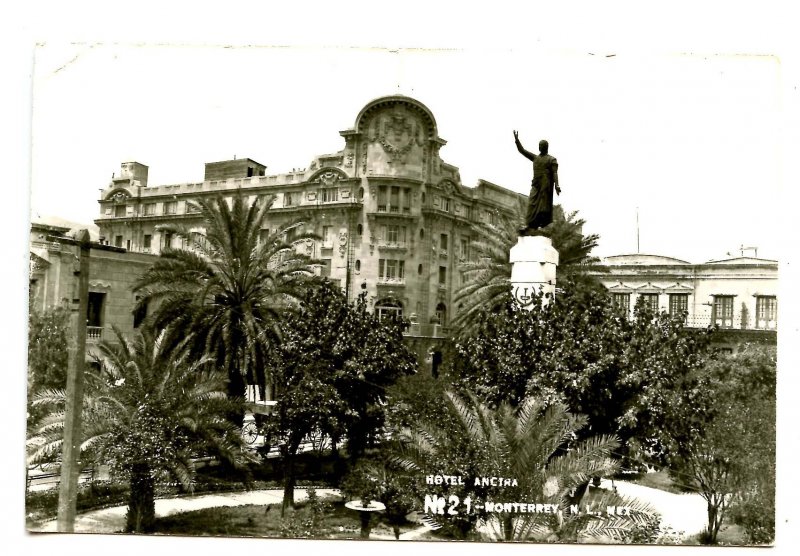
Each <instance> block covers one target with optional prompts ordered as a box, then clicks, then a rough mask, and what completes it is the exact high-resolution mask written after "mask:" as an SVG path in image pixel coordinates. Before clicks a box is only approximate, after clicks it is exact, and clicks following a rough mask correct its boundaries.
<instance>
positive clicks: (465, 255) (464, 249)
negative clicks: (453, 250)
mask: <svg viewBox="0 0 800 556" xmlns="http://www.w3.org/2000/svg"><path fill="white" fill-rule="evenodd" d="M459 255H460V257H461V260H462V261H463V260H466V259H469V239H467V238H464V237H462V238H461V253H460V254H459Z"/></svg>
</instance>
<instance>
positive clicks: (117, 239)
mask: <svg viewBox="0 0 800 556" xmlns="http://www.w3.org/2000/svg"><path fill="white" fill-rule="evenodd" d="M114 247H122V236H116V237H114Z"/></svg>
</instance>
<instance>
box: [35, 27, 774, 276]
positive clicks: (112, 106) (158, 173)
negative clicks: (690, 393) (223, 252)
mask: <svg viewBox="0 0 800 556" xmlns="http://www.w3.org/2000/svg"><path fill="white" fill-rule="evenodd" d="M781 79H782V75H781V63H780V61H779V59H778V58H777V57H775V56H769V55H734V54H686V53H669V52H659V53H652V52H651V53H638V52H636V51H631V50H625V51H620V52H614V51H609V50H598V51H596V52H594V51H590V50H588V49H577V48H564V47H559V48H529V47H525V48H520V47H506V48H492V47H486V46H483V47H469V46H467V47H460V48H452V49H445V48H440V49H436V48H434V49H419V48H366V47H318V46H307V47H300V46H294V47H269V46H265V47H252V46H242V47H236V46H229V47H224V46H177V45H172V46H170V45H160V46H142V45H130V44H50V43H47V44H44V45H41V46H39V47H38V48H36V50H35V61H34V73H33V116H32V124H31V125H32V128H31V129H32V137H33V141H32V151H31V152H32V166H31V213H32V216H34V217H37V216H45V215H50V216H59V217H62V218H66V219H68V220H74V221H78V222H85V223H89V222H91V221H92V220H94V218H96V217H97V214H98V205H97V199H98V194H99V191H98V190H99V189H101V188H103V187H105V186H107V184H108V183H109V179H110V178H111V175H112V173H113V172H119V165H120V163H121V162H124V161H134V160H135V161H138V162H141V163H143V164H146V165H148V166H149V168H150V169H149V183H150V184H151V185H161V184H170V183H182V182H194V181H202V179H203V168H204V166H203V165H204V163H205V162H211V161H216V160H227V159H230V158H233V157H234V156H237V157H240V158H242V157H249V158H252V159H254V160H257V161H259V162H261V163H263V164H266V165H267V166H268V169H267V173H268V174H270V173H281V172H286V171H289V170H291V169H292V168H304V167H307V166H308V165H309V163H310V162H311V160H312V158H313V157H314V156H315V155H318V154H323V153H330V152H336V151H338V150H340V149H342V148H343V146H344V141H343V139H342V138H341V137H340V136H339V133H338V132H339V131H340V130H344V129H347V128H349V127H351V126H352V125H353V123H354V120H355V117H356V115H357V114H358V112H359V110H360V109H361V108H362V107H363V106H364V105H366V104H367V103H368V102H369V101H370V100H372V99H374V98H376V97H380V96H384V95H391V94H403V95H408V96H411V97H413V98H415V99H417V100H419V101H420V102H422V103H423V104H425V105H426V106H428V108H430V110H431V111H432V112H433V115H434V117H435V118H436V121H437V124H438V130H439V135H440V137H442V138H444V139H445V140H447V145H446V146H444V147H443V148H442V149H441V153H440V154H441V156H442V158H443V160H445V161H446V162H448V163H450V164H453V165H455V166H457V167H459V168H460V171H461V177H462V182H463V184H464V185H465V186H468V187H469V186H474V185H476V184H477V181H478V179H485V180H488V181H491V182H493V183H496V184H499V185H502V186H504V187H507V188H509V189H512V190H514V191H517V192H520V193H525V194H527V192H528V189H529V187H530V179H531V173H532V169H531V165H530V163H529V162H528V161H527V160H526V159H524V158H523V157H522V156H520V155H519V153H517V151H516V148H515V147H514V142H513V136H512V130H514V129H517V130H519V133H520V138H521V139H522V141H523V144H525V146H526V147H527V148H528V149H529V150H535V149H536V145H537V143H538V141H539V139H542V138H546V139H547V140H548V141H549V143H550V154H552V155H554V156H555V157H556V158H557V159H558V161H559V180H560V183H561V188H562V195H561V196H560V197H559V198H557V202H559V203H561V204H562V206H563V207H564V208H565V209H566V210H567V211H573V210H577V211H578V213H579V216H580V217H582V218H584V219H585V220H586V226H585V232H586V233H597V234H599V235H600V243H599V247H598V248H597V249H596V251H595V254H597V255H600V256H608V255H616V254H625V253H636V252H637V250H638V252H641V253H648V254H658V255H666V256H672V257H677V258H680V259H684V260H687V261H690V262H704V261H706V260H710V259H720V258H727V257H728V256H729V255H728V254H729V253H730V255H731V256H738V255H740V254H741V251H740V247H741V246H745V247H755V248H757V254H758V256H759V257H762V258H772V259H778V258H780V253H779V245H778V241H777V238H778V236H779V230H778V227H777V226H778V222H777V219H776V218H775V217H774V215H775V212H776V210H777V208H778V206H779V203H780V201H779V195H780V192H781V191H780V188H781V174H780V167H781V156H782V152H781V122H782V120H781V115H782V110H783V105H782V97H781V87H782V81H781ZM637 214H638V238H637ZM637 239H638V246H637ZM745 254H747V255H753V254H755V251H754V250H748V251H745Z"/></svg>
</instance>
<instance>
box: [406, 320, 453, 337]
mask: <svg viewBox="0 0 800 556" xmlns="http://www.w3.org/2000/svg"><path fill="white" fill-rule="evenodd" d="M404 334H405V335H406V336H421V337H425V338H448V337H449V336H450V329H449V328H448V327H446V326H442V325H440V324H422V323H418V322H417V323H412V324H410V325H409V326H408V328H407V329H406V330H405V332H404Z"/></svg>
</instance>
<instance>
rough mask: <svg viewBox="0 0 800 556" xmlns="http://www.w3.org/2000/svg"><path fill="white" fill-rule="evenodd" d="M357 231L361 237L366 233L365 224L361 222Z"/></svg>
mask: <svg viewBox="0 0 800 556" xmlns="http://www.w3.org/2000/svg"><path fill="white" fill-rule="evenodd" d="M356 231H357V232H358V235H359V237H361V234H363V233H364V226H362V225H361V224H359V225H358V227H357V228H356Z"/></svg>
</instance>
